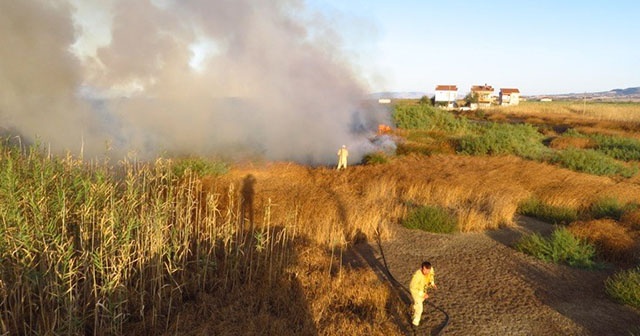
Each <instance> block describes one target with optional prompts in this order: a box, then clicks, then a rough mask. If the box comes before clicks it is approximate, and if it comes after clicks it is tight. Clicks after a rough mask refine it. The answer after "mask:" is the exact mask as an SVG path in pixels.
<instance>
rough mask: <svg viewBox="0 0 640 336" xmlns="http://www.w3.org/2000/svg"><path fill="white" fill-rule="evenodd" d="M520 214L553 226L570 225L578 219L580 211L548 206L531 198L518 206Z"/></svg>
mask: <svg viewBox="0 0 640 336" xmlns="http://www.w3.org/2000/svg"><path fill="white" fill-rule="evenodd" d="M518 213H519V214H522V215H525V216H529V217H534V218H538V219H540V220H543V221H545V222H549V223H553V224H569V223H571V222H573V221H575V220H577V219H578V211H577V210H576V209H572V208H567V207H558V206H553V205H548V204H545V203H543V202H542V201H540V200H539V199H538V198H536V197H531V198H528V199H526V200H524V201H523V202H521V203H520V204H519V205H518Z"/></svg>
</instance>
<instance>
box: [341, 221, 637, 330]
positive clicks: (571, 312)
mask: <svg viewBox="0 0 640 336" xmlns="http://www.w3.org/2000/svg"><path fill="white" fill-rule="evenodd" d="M391 230H393V235H392V236H393V238H392V239H391V240H388V241H384V242H382V248H383V252H384V255H385V259H386V261H387V265H388V267H389V271H390V272H391V274H392V276H393V277H394V278H395V279H397V281H398V282H399V283H400V284H401V285H403V286H404V287H408V285H409V281H410V278H411V275H412V274H413V272H414V271H415V270H416V269H418V268H419V265H420V263H421V262H422V261H423V260H429V261H431V263H432V264H433V265H434V267H435V270H436V283H437V285H438V289H437V290H435V291H434V292H432V294H431V297H430V299H429V300H430V302H431V304H432V305H425V313H424V315H423V321H422V325H421V327H420V329H419V330H418V332H417V333H418V334H427V335H428V334H437V333H438V331H440V330H441V331H442V332H441V335H629V336H630V335H636V333H637V332H638V331H640V311H638V310H636V309H633V308H631V307H628V306H624V305H621V304H618V303H616V302H614V301H612V300H611V299H610V298H609V297H608V296H607V295H606V293H605V289H604V281H605V279H606V278H607V277H608V276H609V275H611V274H612V273H613V272H614V269H613V268H612V267H604V268H601V269H598V270H581V269H576V268H571V267H569V266H564V265H556V264H553V263H546V262H542V261H539V260H537V259H535V258H533V257H531V256H528V255H526V254H523V253H520V252H518V251H517V250H515V249H514V248H513V244H514V243H515V242H516V241H517V240H518V239H519V238H520V237H521V236H522V234H524V233H531V232H540V233H542V234H545V233H549V232H551V231H552V230H553V226H552V225H550V224H546V223H543V222H540V221H536V220H534V219H531V218H526V217H522V218H520V219H519V220H518V225H517V226H516V227H514V228H510V229H501V230H496V231H489V232H479V233H460V234H452V235H444V234H433V233H428V232H423V231H419V230H409V229H405V228H403V227H400V226H393V227H392V228H391ZM353 252H355V259H360V260H363V261H366V264H368V267H371V268H373V269H374V271H376V273H378V274H379V276H380V278H381V279H384V280H388V279H387V277H385V275H384V267H383V261H384V259H383V258H382V257H381V254H380V251H379V249H378V246H377V244H376V241H375V240H370V241H368V242H366V243H360V244H357V245H356V246H355V248H354V250H353ZM357 264H361V263H355V264H354V265H357ZM399 295H401V298H402V299H403V300H409V298H408V296H407V295H406V294H404V293H403V291H402V290H400V291H399ZM437 308H440V309H441V310H442V311H440V310H438V309H437ZM445 313H446V314H447V315H448V324H447V325H446V327H444V329H442V326H443V324H444V323H445V322H447V315H445ZM399 320H404V321H405V322H406V326H403V330H405V331H406V332H407V333H408V334H409V333H411V331H410V328H409V306H408V305H407V312H406V316H405V317H403V318H401V319H399Z"/></svg>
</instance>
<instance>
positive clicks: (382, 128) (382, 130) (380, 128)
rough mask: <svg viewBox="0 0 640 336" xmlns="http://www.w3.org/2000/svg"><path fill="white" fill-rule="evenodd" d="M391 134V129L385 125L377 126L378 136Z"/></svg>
mask: <svg viewBox="0 0 640 336" xmlns="http://www.w3.org/2000/svg"><path fill="white" fill-rule="evenodd" d="M390 132H391V127H390V126H388V125H385V124H380V125H378V135H382V134H387V133H390Z"/></svg>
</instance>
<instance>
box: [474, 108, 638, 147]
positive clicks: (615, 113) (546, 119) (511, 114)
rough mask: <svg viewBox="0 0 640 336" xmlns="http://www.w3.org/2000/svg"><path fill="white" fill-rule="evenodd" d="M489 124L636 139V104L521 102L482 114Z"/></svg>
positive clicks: (488, 110)
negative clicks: (524, 124) (517, 123)
mask: <svg viewBox="0 0 640 336" xmlns="http://www.w3.org/2000/svg"><path fill="white" fill-rule="evenodd" d="M484 111H485V112H486V114H487V118H488V119H489V120H494V121H501V120H503V121H504V120H508V119H511V120H515V121H520V122H527V123H530V124H534V125H549V126H556V127H560V128H563V127H564V128H566V127H568V126H571V127H575V128H576V129H577V130H580V131H583V132H585V133H596V132H597V133H602V134H610V135H622V136H629V137H634V138H637V137H638V131H640V103H608V102H591V101H588V102H586V103H583V102H580V101H554V102H521V103H520V104H519V105H517V106H497V107H493V108H490V109H486V110H484Z"/></svg>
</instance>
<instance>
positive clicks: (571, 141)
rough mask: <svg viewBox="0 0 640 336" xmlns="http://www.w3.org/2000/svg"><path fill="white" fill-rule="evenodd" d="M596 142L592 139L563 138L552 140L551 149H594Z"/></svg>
mask: <svg viewBox="0 0 640 336" xmlns="http://www.w3.org/2000/svg"><path fill="white" fill-rule="evenodd" d="M595 145H596V143H595V141H594V140H593V139H590V138H578V137H569V136H562V137H557V138H555V139H553V140H551V143H550V144H549V147H551V148H553V149H567V148H571V147H572V148H594V147H595Z"/></svg>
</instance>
